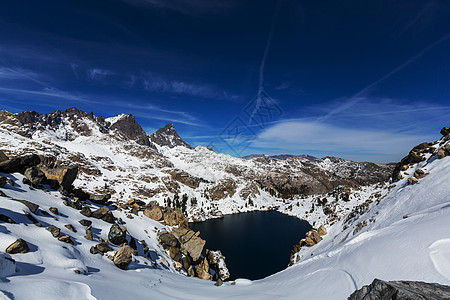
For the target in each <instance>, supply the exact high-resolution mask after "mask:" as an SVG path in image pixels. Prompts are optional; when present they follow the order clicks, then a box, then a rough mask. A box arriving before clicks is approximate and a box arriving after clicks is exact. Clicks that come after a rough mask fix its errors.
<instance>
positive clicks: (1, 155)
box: [0, 150, 9, 162]
mask: <svg viewBox="0 0 450 300" xmlns="http://www.w3.org/2000/svg"><path fill="white" fill-rule="evenodd" d="M8 159H9V158H8V156H6V154H5V153H4V152H3V151H2V150H0V162H2V161H5V160H8Z"/></svg>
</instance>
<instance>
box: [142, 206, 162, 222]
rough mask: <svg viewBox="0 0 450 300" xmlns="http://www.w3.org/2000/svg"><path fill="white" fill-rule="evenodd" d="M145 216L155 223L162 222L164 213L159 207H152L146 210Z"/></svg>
mask: <svg viewBox="0 0 450 300" xmlns="http://www.w3.org/2000/svg"><path fill="white" fill-rule="evenodd" d="M144 216H146V217H148V218H150V219H152V220H155V221H161V220H162V218H163V212H162V210H161V208H160V207H159V206H157V205H152V206H151V207H147V208H146V209H145V210H144Z"/></svg>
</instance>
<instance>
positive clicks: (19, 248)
mask: <svg viewBox="0 0 450 300" xmlns="http://www.w3.org/2000/svg"><path fill="white" fill-rule="evenodd" d="M29 251H30V248H29V247H28V244H27V242H25V240H23V239H18V240H16V241H15V242H14V243H12V244H11V245H9V246H8V248H6V253H9V254H17V253H27V252H29Z"/></svg>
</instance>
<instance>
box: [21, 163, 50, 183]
mask: <svg viewBox="0 0 450 300" xmlns="http://www.w3.org/2000/svg"><path fill="white" fill-rule="evenodd" d="M24 175H25V177H27V178H28V180H29V181H30V182H31V184H32V185H33V186H38V185H39V184H41V183H45V181H46V178H45V175H44V173H43V172H42V171H41V170H40V169H39V168H38V167H29V168H28V169H26V170H25V172H24Z"/></svg>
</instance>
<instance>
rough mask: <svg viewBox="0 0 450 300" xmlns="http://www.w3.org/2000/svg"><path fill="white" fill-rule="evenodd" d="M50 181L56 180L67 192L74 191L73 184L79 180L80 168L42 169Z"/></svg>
mask: <svg viewBox="0 0 450 300" xmlns="http://www.w3.org/2000/svg"><path fill="white" fill-rule="evenodd" d="M40 169H41V171H42V172H43V173H44V174H45V177H47V179H48V180H55V181H57V182H58V184H59V185H60V186H62V187H63V188H64V189H65V190H66V191H70V190H72V183H73V182H74V181H75V179H76V178H77V174H78V167H62V168H53V169H50V168H44V167H42V168H40Z"/></svg>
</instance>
